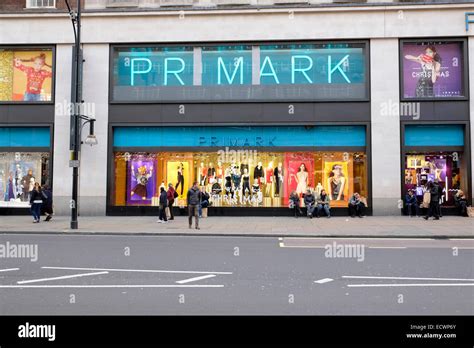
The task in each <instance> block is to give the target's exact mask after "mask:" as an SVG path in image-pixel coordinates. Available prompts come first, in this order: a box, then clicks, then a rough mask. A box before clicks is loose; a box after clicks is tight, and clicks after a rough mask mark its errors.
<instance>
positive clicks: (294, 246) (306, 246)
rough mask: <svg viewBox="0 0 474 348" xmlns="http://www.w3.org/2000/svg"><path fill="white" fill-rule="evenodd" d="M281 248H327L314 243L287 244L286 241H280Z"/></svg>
mask: <svg viewBox="0 0 474 348" xmlns="http://www.w3.org/2000/svg"><path fill="white" fill-rule="evenodd" d="M280 248H305V249H325V248H326V246H323V245H320V246H312V245H285V243H280Z"/></svg>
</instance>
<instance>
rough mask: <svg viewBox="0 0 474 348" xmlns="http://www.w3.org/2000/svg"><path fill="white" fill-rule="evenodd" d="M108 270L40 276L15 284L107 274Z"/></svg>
mask: <svg viewBox="0 0 474 348" xmlns="http://www.w3.org/2000/svg"><path fill="white" fill-rule="evenodd" d="M108 273H109V272H94V273H80V274H71V275H67V276H61V277H53V278H41V279H32V280H21V281H19V282H17V284H29V283H39V282H48V281H50V280H60V279H71V278H79V277H89V276H94V275H100V274H108Z"/></svg>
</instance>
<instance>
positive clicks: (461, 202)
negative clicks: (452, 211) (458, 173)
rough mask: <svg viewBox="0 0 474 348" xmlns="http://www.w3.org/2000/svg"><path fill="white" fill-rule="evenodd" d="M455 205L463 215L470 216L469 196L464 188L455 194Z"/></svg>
mask: <svg viewBox="0 0 474 348" xmlns="http://www.w3.org/2000/svg"><path fill="white" fill-rule="evenodd" d="M454 205H455V206H456V207H457V208H458V211H459V214H460V215H461V216H469V215H468V213H467V197H466V195H465V194H464V192H463V191H462V190H458V192H456V194H455V195H454Z"/></svg>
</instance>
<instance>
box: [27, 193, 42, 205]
mask: <svg viewBox="0 0 474 348" xmlns="http://www.w3.org/2000/svg"><path fill="white" fill-rule="evenodd" d="M44 199H45V198H44V196H43V193H42V191H36V190H33V191H31V195H30V203H31V204H33V202H34V201H42V202H43V201H44Z"/></svg>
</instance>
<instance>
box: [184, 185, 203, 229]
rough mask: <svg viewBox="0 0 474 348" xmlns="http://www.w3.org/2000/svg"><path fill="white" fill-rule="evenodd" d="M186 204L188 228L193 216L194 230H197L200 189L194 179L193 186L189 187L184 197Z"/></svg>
mask: <svg viewBox="0 0 474 348" xmlns="http://www.w3.org/2000/svg"><path fill="white" fill-rule="evenodd" d="M186 202H187V204H188V215H189V228H192V227H193V216H194V218H195V220H196V230H199V229H200V228H199V205H200V204H201V191H200V190H199V187H198V182H197V181H195V182H194V183H193V186H192V187H191V188H190V189H189V191H188V195H187V198H186Z"/></svg>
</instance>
